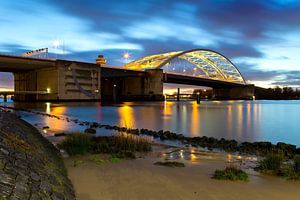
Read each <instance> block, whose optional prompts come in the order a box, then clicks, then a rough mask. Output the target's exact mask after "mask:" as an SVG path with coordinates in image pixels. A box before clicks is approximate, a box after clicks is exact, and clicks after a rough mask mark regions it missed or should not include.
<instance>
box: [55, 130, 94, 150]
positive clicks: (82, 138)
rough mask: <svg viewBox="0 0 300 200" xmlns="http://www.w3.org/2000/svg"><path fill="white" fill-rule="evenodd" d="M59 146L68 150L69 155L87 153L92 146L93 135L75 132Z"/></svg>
mask: <svg viewBox="0 0 300 200" xmlns="http://www.w3.org/2000/svg"><path fill="white" fill-rule="evenodd" d="M58 147H59V148H61V149H64V150H66V152H67V153H68V154H69V155H78V154H81V155H83V154H86V153H88V152H90V150H91V147H92V141H91V136H89V135H87V134H83V133H73V134H69V135H67V136H66V138H65V139H64V140H63V141H62V142H61V143H60V144H59V145H58Z"/></svg>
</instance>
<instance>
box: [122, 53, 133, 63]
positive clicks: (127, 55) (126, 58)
mask: <svg viewBox="0 0 300 200" xmlns="http://www.w3.org/2000/svg"><path fill="white" fill-rule="evenodd" d="M122 57H123V59H124V60H126V61H128V60H129V59H130V57H131V56H130V53H128V52H125V53H124V54H123V56H122Z"/></svg>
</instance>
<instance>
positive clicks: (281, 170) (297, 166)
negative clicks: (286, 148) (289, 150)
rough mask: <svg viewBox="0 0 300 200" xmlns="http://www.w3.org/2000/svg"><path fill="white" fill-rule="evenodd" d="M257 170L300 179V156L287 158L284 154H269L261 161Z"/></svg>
mask: <svg viewBox="0 0 300 200" xmlns="http://www.w3.org/2000/svg"><path fill="white" fill-rule="evenodd" d="M255 169H256V170H257V171H259V172H261V173H264V174H270V175H275V176H281V177H284V178H287V179H289V180H300V156H299V155H296V156H295V157H294V158H293V159H289V160H286V159H284V157H283V156H282V155H269V156H267V157H265V159H263V160H261V161H260V162H259V165H258V166H257V167H256V168H255Z"/></svg>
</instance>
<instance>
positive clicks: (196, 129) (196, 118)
mask: <svg viewBox="0 0 300 200" xmlns="http://www.w3.org/2000/svg"><path fill="white" fill-rule="evenodd" d="M190 127H191V131H190V132H191V134H192V137H196V136H199V135H202V133H201V126H200V108H199V105H198V104H197V102H196V101H193V103H192V111H191V123H190Z"/></svg>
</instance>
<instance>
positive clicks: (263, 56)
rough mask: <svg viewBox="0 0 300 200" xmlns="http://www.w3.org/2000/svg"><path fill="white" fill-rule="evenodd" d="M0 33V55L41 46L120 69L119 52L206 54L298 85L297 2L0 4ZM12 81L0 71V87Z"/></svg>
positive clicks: (252, 75)
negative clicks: (100, 58)
mask: <svg viewBox="0 0 300 200" xmlns="http://www.w3.org/2000/svg"><path fill="white" fill-rule="evenodd" d="M0 34H1V37H0V53H1V54H14V55H20V54H21V53H24V52H26V51H29V50H34V49H39V48H43V47H48V48H49V50H50V53H57V54H60V55H59V58H61V59H71V60H80V61H87V62H95V58H96V57H97V55H99V54H103V55H104V56H105V57H106V58H107V62H108V65H109V66H122V65H123V64H124V60H122V54H123V53H124V52H129V53H130V54H131V58H132V59H138V58H140V57H142V56H146V55H149V54H154V53H163V52H168V51H178V50H189V49H195V48H206V49H212V50H215V51H219V52H220V53H222V54H224V55H225V56H227V57H228V58H230V59H231V60H232V62H233V63H234V64H235V65H236V66H237V67H238V68H239V70H240V71H241V72H242V74H243V75H244V77H245V79H246V80H247V81H250V83H254V84H256V85H259V86H264V87H274V86H276V85H281V86H293V87H300V1H297V0H249V1H246V0H245V1H241V0H199V1H196V0H186V1H180V0H131V1H129V0H109V1H101V0H99V1H96V0H95V1H94V0H84V1H83V0H42V1H41V0H14V1H11V0H0ZM55 40H59V41H60V43H61V46H60V47H59V48H58V49H55V48H54V46H53V42H54V41H55ZM62 49H63V50H62ZM12 82H13V77H12V75H11V74H8V73H0V88H12V87H13V83H12Z"/></svg>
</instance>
